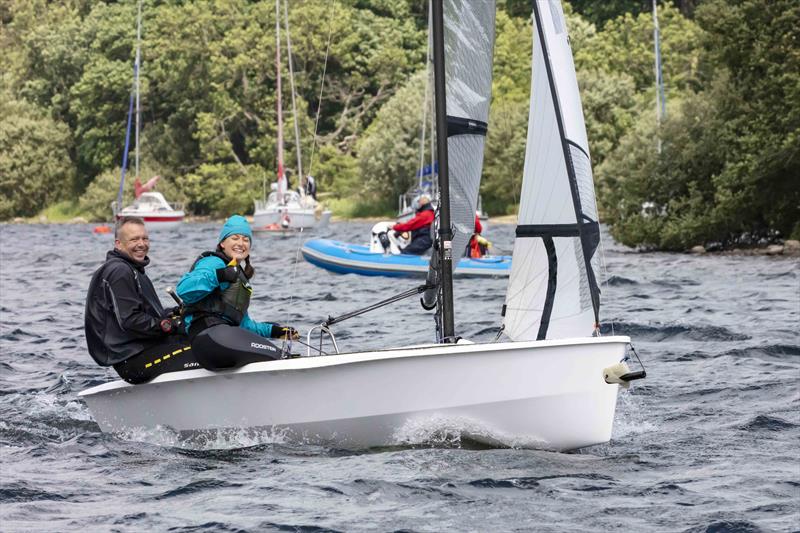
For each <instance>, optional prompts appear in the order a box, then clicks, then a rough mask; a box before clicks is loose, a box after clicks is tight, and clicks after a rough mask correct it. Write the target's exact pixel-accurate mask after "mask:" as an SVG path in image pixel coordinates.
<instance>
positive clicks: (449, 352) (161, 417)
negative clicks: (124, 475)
mask: <svg viewBox="0 0 800 533" xmlns="http://www.w3.org/2000/svg"><path fill="white" fill-rule="evenodd" d="M628 342H629V339H628V338H627V337H600V338H580V339H565V340H554V341H532V342H515V343H511V342H506V343H494V344H467V343H462V344H457V345H432V346H422V347H412V348H402V349H393V350H385V351H377V352H363V353H350V354H341V355H332V356H321V357H301V358H296V359H287V360H281V361H273V362H265V363H253V364H250V365H247V366H245V367H242V368H239V369H236V370H231V371H224V372H209V371H206V370H202V369H198V370H187V371H182V372H175V373H171V374H164V375H162V376H159V377H158V378H156V379H154V380H153V381H152V382H150V383H147V384H144V385H136V386H133V385H129V384H127V383H125V382H122V381H116V382H113V383H107V384H104V385H99V386H97V387H93V388H91V389H89V390H86V391H84V392H82V393H81V394H80V396H81V397H82V398H83V399H84V400H85V401H86V403H87V405H88V406H89V409H90V410H91V412H92V414H93V416H94V418H95V420H96V421H97V423H98V424H99V425H100V428H101V429H102V430H103V431H106V432H119V431H124V430H137V429H150V428H156V427H158V426H167V427H170V428H172V429H174V430H176V431H178V432H180V433H182V434H193V433H195V432H204V431H208V430H225V429H241V428H247V429H255V428H267V429H270V430H272V431H277V432H280V433H281V434H282V435H284V437H285V438H287V439H289V440H298V441H302V442H315V443H323V444H330V445H334V446H337V447H343V448H348V449H359V448H369V447H375V446H387V445H397V444H407V443H409V442H408V434H409V433H412V434H413V432H414V428H418V427H426V428H428V429H429V430H430V429H431V428H432V427H433V428H434V429H435V428H436V427H437V426H441V429H442V430H445V431H452V430H453V428H455V430H456V431H458V432H460V433H461V434H462V435H464V436H467V437H469V438H471V439H473V440H476V441H478V442H485V443H487V444H491V445H498V444H499V445H504V446H514V447H531V448H544V449H555V450H567V449H574V448H580V447H583V446H588V445H592V444H598V443H602V442H606V441H608V440H609V439H610V438H611V427H612V423H613V420H614V410H615V406H616V399H617V389H618V385H609V384H607V383H605V381H604V379H603V369H604V368H606V367H608V366H610V365H613V364H615V363H617V362H619V361H620V360H621V359H622V358H623V357H624V355H625V349H626V345H627V344H628ZM412 440H413V438H412Z"/></svg>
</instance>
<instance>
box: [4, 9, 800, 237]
mask: <svg viewBox="0 0 800 533" xmlns="http://www.w3.org/2000/svg"><path fill="white" fill-rule="evenodd" d="M136 4H137V2H136V0H122V1H105V2H99V1H93V0H57V1H56V0H5V2H3V3H2V4H0V24H2V26H0V49H2V54H0V111H2V114H0V219H8V218H12V217H16V216H33V215H36V214H37V213H39V212H41V210H42V209H43V208H45V207H47V206H52V205H53V204H58V205H59V206H61V208H62V210H65V211H67V212H69V213H72V214H81V215H82V216H86V217H91V218H92V219H97V220H101V219H103V218H106V217H107V216H108V215H109V214H110V213H109V207H108V206H109V203H110V202H111V201H112V200H113V199H114V197H115V195H116V188H117V186H118V179H119V173H120V169H119V166H120V164H121V162H122V155H123V154H122V151H123V146H124V139H125V124H126V120H127V112H128V102H129V98H130V94H131V87H132V79H133V57H134V50H135V42H136ZM650 7H651V2H650V0H613V1H609V2H591V1H586V0H572V2H570V3H566V4H565V12H566V14H567V18H568V24H569V31H570V37H571V43H572V47H573V52H574V55H575V64H576V68H577V70H578V78H579V83H580V85H581V91H582V99H583V106H584V113H585V115H586V122H587V128H588V132H589V142H590V148H591V151H592V158H593V164H594V168H595V180H596V184H597V189H598V199H599V202H600V205H601V210H602V215H603V219H604V221H605V222H608V223H609V224H610V225H611V227H612V232H613V234H614V235H615V237H617V238H618V239H619V240H621V241H622V242H624V243H625V244H629V245H634V246H635V245H641V246H644V247H650V248H663V249H684V248H687V247H689V246H691V245H694V244H701V243H711V242H716V243H722V244H723V245H730V244H734V243H736V242H739V241H742V240H745V241H747V240H749V241H754V240H759V239H764V238H767V239H771V238H788V237H789V236H790V235H794V236H795V238H796V237H798V236H800V222H799V221H800V179H798V174H799V172H798V171H799V170H800V162H799V160H798V157H800V136H799V135H798V131H800V42H798V33H800V30H798V28H800V4H798V2H796V1H795V0H675V1H673V2H659V22H660V27H661V42H662V50H661V53H662V57H663V62H664V82H665V85H666V93H667V101H668V114H667V118H666V120H665V121H663V122H662V124H661V127H660V129H659V130H658V131H656V120H655V107H656V106H655V87H654V81H653V77H654V75H653V60H654V51H653V21H652V15H651V12H650ZM275 16H276V15H275V2H274V1H273V0H261V1H254V0H190V1H176V0H145V1H144V6H143V35H142V73H141V74H142V84H141V104H142V117H141V118H142V130H141V140H140V147H141V159H142V174H143V176H142V177H143V178H145V179H146V178H149V177H150V175H152V174H155V173H158V174H160V175H162V176H163V177H164V179H163V180H162V182H161V183H160V184H159V188H160V189H163V190H165V192H166V193H168V195H169V197H170V198H173V199H176V200H183V201H184V202H185V203H186V205H187V206H188V208H189V210H190V211H191V212H192V213H194V214H199V215H202V214H211V215H227V214H230V213H231V212H234V211H236V212H248V211H250V212H251V211H252V206H253V199H254V198H258V197H261V195H262V194H263V183H264V180H265V179H266V180H268V181H269V180H271V178H272V177H273V176H274V169H275V167H276V162H275V159H276V156H275V149H276V140H275V134H276V117H275V114H276V111H275V101H276V97H275V87H276V74H275V67H274V61H275V59H274V58H275ZM289 24H290V27H291V39H292V42H291V45H292V60H293V66H294V71H295V82H296V85H297V97H298V99H297V107H298V117H297V118H298V122H299V127H300V132H301V139H302V141H301V142H302V150H303V154H304V158H303V162H302V165H303V171H304V172H309V171H310V172H311V173H313V174H314V175H315V176H316V178H317V181H318V184H319V188H320V191H323V192H324V194H325V195H326V202H328V203H330V204H332V205H333V206H334V207H335V209H336V210H337V212H338V213H339V214H342V215H345V216H348V215H359V214H363V215H366V214H390V213H391V210H392V208H393V207H394V206H395V205H396V199H397V194H398V193H400V192H402V191H404V190H405V189H406V188H407V187H408V186H409V185H410V184H411V183H412V182H413V180H414V174H415V172H416V168H417V165H418V161H419V137H420V132H421V127H422V115H423V114H422V107H423V99H424V95H425V75H424V70H425V54H426V44H427V37H426V36H427V28H426V26H427V1H426V0H292V1H291V2H290V5H289ZM531 39H532V37H531V22H530V0H524V1H523V0H498V14H497V38H496V43H495V64H494V81H493V100H492V107H491V114H490V124H489V136H488V140H487V146H486V156H485V163H484V173H483V180H482V185H481V187H482V189H481V192H482V195H483V199H484V207H486V208H487V209H488V210H489V211H490V214H504V213H513V212H514V211H515V208H516V205H517V203H518V201H519V197H518V195H519V186H520V181H521V176H522V169H523V165H524V151H525V139H526V134H527V132H526V128H527V122H528V100H529V92H530V75H531V71H530V69H531V67H530V54H531V45H532V41H531ZM329 43H330V45H329ZM328 47H329V52H328V56H327V62H326V51H327V50H328ZM282 54H283V58H284V78H283V101H284V109H285V111H284V115H285V119H286V121H287V128H286V130H287V135H286V138H287V139H286V140H287V142H286V164H287V166H288V167H289V170H290V172H293V171H295V167H296V163H295V159H294V151H295V146H294V137H293V135H292V134H291V131H292V124H293V119H294V117H293V116H292V111H291V105H290V104H289V102H290V101H291V98H290V92H289V80H288V75H287V73H288V69H287V68H286V64H285V61H286V56H287V53H286V48H285V46H284V47H283V50H282ZM323 73H324V76H325V77H324V87H322V100H321V101H320V100H319V95H320V88H321V84H322V80H323ZM317 117H319V123H318V124H317ZM315 130H316V137H315V136H314V132H315ZM657 138H658V139H660V143H661V147H662V149H661V152H660V153H659V152H658V151H657V150H656V145H657V141H656V139H657ZM428 159H429V157H428ZM129 175H130V174H129ZM132 181H133V180H132V179H130V180H128V182H129V183H132ZM293 183H294V184H295V185H296V184H297V177H296V176H293ZM131 190H132V188H131ZM128 192H129V193H130V191H128Z"/></svg>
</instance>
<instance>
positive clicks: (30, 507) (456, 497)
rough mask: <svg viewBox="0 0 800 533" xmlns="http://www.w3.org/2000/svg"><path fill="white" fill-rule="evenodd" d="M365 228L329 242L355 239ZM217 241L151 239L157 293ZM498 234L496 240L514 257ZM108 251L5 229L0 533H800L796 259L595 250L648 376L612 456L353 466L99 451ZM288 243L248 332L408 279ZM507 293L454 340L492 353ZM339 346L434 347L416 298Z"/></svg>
mask: <svg viewBox="0 0 800 533" xmlns="http://www.w3.org/2000/svg"><path fill="white" fill-rule="evenodd" d="M369 226H370V225H369V224H365V223H349V224H337V225H335V226H333V228H332V234H333V236H334V237H336V238H339V239H342V240H349V241H355V242H360V241H364V240H365V235H366V233H367V232H368V230H369ZM217 231H218V228H217V225H215V224H203V225H195V224H189V225H186V226H185V227H184V228H183V229H182V230H181V231H180V232H179V233H178V234H177V235H173V234H169V233H154V234H153V235H152V249H151V254H150V256H151V258H152V260H153V263H152V268H150V269H149V273H150V275H151V277H152V278H153V280H154V283H155V285H156V287H157V288H159V289H160V288H163V287H165V286H167V285H174V284H175V282H176V281H177V279H178V277H179V276H180V275H181V274H182V273H183V272H184V271H185V270H186V269H187V268H188V267H189V266H190V264H191V262H192V260H193V259H194V257H195V256H196V255H197V254H198V252H200V251H202V250H204V249H206V248H207V247H208V246H210V245H212V244H213V243H214V242H215V237H216V234H217ZM512 231H513V228H512V227H511V226H500V225H494V226H493V227H492V228H491V229H490V233H489V234H488V236H489V237H490V239H492V240H493V241H494V242H495V243H496V244H497V245H498V247H499V248H500V249H501V250H503V249H505V250H509V249H510V243H511V239H512ZM111 243H112V238H111V237H110V236H108V235H93V234H92V232H91V227H90V226H86V225H72V226H67V225H62V226H47V225H31V226H26V225H3V226H0V245H1V246H0V269H1V270H2V272H1V273H0V274H1V275H0V282H1V285H0V296H1V303H0V305H1V307H0V313H1V314H2V316H1V317H0V325H1V329H0V460H1V461H2V464H1V466H0V468H1V469H0V482H2V487H1V488H0V530H2V531H31V530H37V531H80V530H86V531H148V530H154V531H264V530H280V531H366V530H369V531H587V530H612V529H613V530H632V531H636V530H646V531H740V532H752V531H791V530H798V529H800V446H798V445H800V391H799V390H798V389H799V385H800V346H799V345H800V342H798V327H800V309H799V308H800V268H799V266H798V261H797V259H789V258H783V257H723V256H688V255H679V254H646V255H643V254H636V253H632V252H631V251H629V250H627V249H624V248H622V247H620V246H618V245H615V244H613V243H612V242H610V241H608V240H606V241H604V248H605V252H604V256H605V260H606V263H607V269H608V280H609V281H608V284H607V285H605V286H603V300H604V308H603V316H604V317H605V319H606V322H607V323H608V324H609V325H608V326H607V329H609V330H610V329H611V326H610V324H611V323H612V322H613V324H614V325H613V328H614V330H615V331H616V332H617V333H624V334H627V335H630V336H631V337H633V338H634V341H635V343H636V346H637V348H638V350H639V352H640V354H641V355H642V357H643V359H644V361H645V364H646V366H647V370H648V379H647V380H646V382H644V383H641V382H640V383H641V384H639V385H638V386H636V387H635V388H633V389H632V390H631V391H629V392H624V393H622V394H621V395H620V399H619V405H618V411H617V419H616V422H615V426H614V434H613V440H612V441H611V443H609V444H605V445H600V446H594V447H591V448H587V449H584V450H581V451H579V452H576V453H552V452H544V451H532V450H515V449H478V448H477V447H476V446H474V445H470V443H462V442H460V441H459V440H458V438H457V437H456V436H455V434H454V433H452V432H448V428H447V427H446V424H445V425H444V426H442V427H427V428H417V429H416V431H414V432H412V433H411V434H409V435H405V436H403V439H404V442H411V443H415V444H413V445H407V444H406V445H402V446H397V447H396V448H391V449H386V450H371V451H369V452H364V453H352V452H343V451H340V450H332V449H326V448H321V447H315V446H300V445H287V444H286V443H281V440H280V438H279V437H274V436H271V435H269V434H263V435H251V434H248V435H245V434H241V435H239V434H226V435H221V436H220V437H219V439H217V440H215V441H213V442H202V443H198V442H180V441H177V440H176V439H175V437H174V435H170V434H169V433H166V432H164V433H158V432H153V433H150V434H139V435H136V434H131V435H126V436H111V435H105V434H102V433H101V432H100V431H99V429H98V427H97V425H96V424H95V423H94V422H93V421H92V419H91V416H90V414H89V412H88V410H87V409H86V407H85V405H84V404H83V403H82V402H81V401H80V400H78V399H77V398H76V394H77V393H78V392H79V391H81V390H83V389H85V388H87V387H90V386H92V385H96V384H98V383H101V382H104V381H106V380H109V379H112V378H113V377H114V373H113V371H111V372H109V371H106V370H104V369H101V368H99V367H97V366H95V365H94V363H93V362H92V360H91V359H90V357H89V355H88V353H87V352H86V347H85V341H84V338H83V302H84V298H85V290H86V288H87V286H88V283H89V278H90V276H91V273H92V272H93V271H94V270H95V268H97V266H98V265H99V264H100V263H101V261H102V259H103V258H104V256H105V252H106V250H108V249H109V248H110V247H111ZM297 246H298V240H297V238H294V237H291V238H276V237H275V236H264V237H257V239H256V242H255V244H254V249H253V255H254V258H255V259H256V265H257V274H256V278H255V280H254V284H255V288H256V294H257V297H256V298H255V300H254V302H253V304H252V305H253V307H252V315H253V316H254V317H256V318H261V319H266V320H275V321H280V322H288V323H292V324H294V325H297V326H300V328H301V329H303V330H305V329H306V328H308V327H310V326H311V325H313V324H315V323H318V322H319V321H321V320H322V319H324V318H325V317H326V316H327V315H328V314H334V315H335V314H338V313H341V312H344V311H349V310H352V309H355V308H358V307H360V306H362V305H363V304H365V303H369V302H372V301H375V300H377V299H379V298H380V297H381V294H382V293H383V294H387V295H388V294H391V293H392V292H393V291H397V290H402V289H404V288H406V287H412V286H414V283H415V282H414V281H396V280H389V279H384V278H363V277H355V276H337V275H333V274H329V273H327V272H325V271H322V270H319V269H317V268H315V267H312V266H311V265H309V264H307V263H305V262H302V260H301V261H300V262H299V263H295V261H294V257H295V251H296V249H297ZM504 292H505V282H504V281H502V280H469V281H457V283H456V305H457V311H456V320H457V328H458V333H459V334H461V335H463V336H465V337H468V338H472V339H478V340H480V339H486V340H488V339H490V338H491V337H493V335H494V332H495V328H496V326H497V325H498V321H499V312H500V307H501V306H502V303H503V299H504ZM163 299H164V301H165V303H166V302H167V301H168V297H167V296H166V294H164V298H163ZM337 331H339V332H340V333H339V338H340V339H341V341H340V342H341V344H343V345H344V348H346V349H348V350H356V349H366V348H370V347H386V346H391V345H402V344H406V343H408V342H416V341H428V340H431V339H432V337H433V327H432V320H431V318H430V315H428V314H426V313H424V312H423V311H422V310H421V309H420V308H419V307H418V304H416V302H414V301H413V300H412V301H408V302H405V303H401V304H398V305H397V306H395V307H393V308H387V309H383V310H381V311H378V312H376V313H374V314H371V315H366V316H365V317H362V318H357V319H353V320H352V321H349V322H346V323H344V324H342V325H341V327H340V328H339V329H338V330H337ZM419 332H425V333H423V335H424V336H423V337H422V338H420V337H419V336H418V335H420V333H419Z"/></svg>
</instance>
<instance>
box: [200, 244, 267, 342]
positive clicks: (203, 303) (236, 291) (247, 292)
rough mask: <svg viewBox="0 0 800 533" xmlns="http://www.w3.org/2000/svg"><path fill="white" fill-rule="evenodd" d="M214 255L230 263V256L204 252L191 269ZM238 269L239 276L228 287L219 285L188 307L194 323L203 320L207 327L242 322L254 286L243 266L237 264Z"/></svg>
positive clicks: (236, 324)
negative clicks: (223, 287)
mask: <svg viewBox="0 0 800 533" xmlns="http://www.w3.org/2000/svg"><path fill="white" fill-rule="evenodd" d="M212 255H213V256H216V257H219V258H220V259H222V260H223V261H224V262H225V263H226V264H227V263H228V258H227V257H226V256H225V255H224V254H222V253H220V252H203V253H202V254H200V257H198V258H197V259H196V260H195V262H194V264H192V268H191V269H189V271H190V272H191V271H192V270H194V269H195V267H196V266H197V263H199V262H200V260H201V259H203V258H206V257H210V256H212ZM236 270H237V272H238V274H239V278H238V279H237V280H236V281H235V282H233V283H229V284H228V288H227V289H225V290H222V289H221V288H220V287H217V288H216V289H214V290H213V291H212V292H211V294H209V295H208V296H206V297H205V298H203V299H202V300H200V301H199V302H195V303H194V304H191V305H188V306H187V307H186V313H187V314H191V315H192V322H193V323H195V322H196V321H198V320H202V321H203V322H204V323H205V324H206V327H209V326H212V325H215V324H223V323H224V324H230V325H232V326H238V325H239V324H241V323H242V320H243V319H244V315H245V314H246V313H247V308H248V307H249V306H250V296H251V294H252V293H253V288H252V287H251V286H250V281H249V280H248V279H247V276H245V275H244V271H243V270H242V267H241V266H237V267H236Z"/></svg>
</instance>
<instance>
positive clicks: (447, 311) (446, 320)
mask: <svg viewBox="0 0 800 533" xmlns="http://www.w3.org/2000/svg"><path fill="white" fill-rule="evenodd" d="M432 33H433V72H434V96H435V99H436V141H437V142H436V144H437V146H436V147H437V153H438V159H439V234H438V235H436V239H437V244H438V245H437V246H436V250H435V251H434V253H437V254H439V279H440V283H441V285H440V286H441V294H440V301H439V306H438V310H437V312H438V313H440V315H441V324H442V340H444V342H453V340H454V339H455V324H454V320H453V266H452V262H453V242H452V240H453V230H452V228H451V227H450V176H449V171H448V160H447V98H446V89H445V68H444V6H443V5H442V0H433V32H432Z"/></svg>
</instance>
